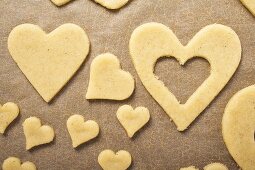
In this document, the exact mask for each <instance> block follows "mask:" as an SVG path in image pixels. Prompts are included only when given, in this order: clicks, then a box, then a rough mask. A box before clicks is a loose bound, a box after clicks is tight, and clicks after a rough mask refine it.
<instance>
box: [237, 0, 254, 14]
mask: <svg viewBox="0 0 255 170" xmlns="http://www.w3.org/2000/svg"><path fill="white" fill-rule="evenodd" d="M240 1H241V2H242V3H243V5H244V6H245V7H246V8H247V9H248V10H249V11H250V12H251V13H252V14H253V15H254V16H255V0H240Z"/></svg>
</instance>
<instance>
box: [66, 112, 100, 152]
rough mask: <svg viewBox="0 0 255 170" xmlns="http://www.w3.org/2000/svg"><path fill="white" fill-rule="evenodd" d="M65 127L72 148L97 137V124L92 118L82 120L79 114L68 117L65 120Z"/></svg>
mask: <svg viewBox="0 0 255 170" xmlns="http://www.w3.org/2000/svg"><path fill="white" fill-rule="evenodd" d="M67 129H68V132H69V134H70V136H71V139H72V144H73V147H74V148H75V147H77V146H79V145H80V144H82V143H84V142H87V141H89V140H91V139H93V138H95V137H97V135H98V133H99V126H98V124H97V123H96V122H95V121H93V120H87V121H86V122H84V118H83V116H81V115H73V116H71V117H69V118H68V120H67Z"/></svg>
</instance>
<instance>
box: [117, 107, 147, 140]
mask: <svg viewBox="0 0 255 170" xmlns="http://www.w3.org/2000/svg"><path fill="white" fill-rule="evenodd" d="M116 116H117V118H118V120H119V122H120V124H121V125H122V127H123V128H124V129H125V131H126V133H127V135H128V137H130V138H132V137H133V135H134V134H135V133H136V132H137V131H139V130H140V129H141V128H142V127H143V126H144V125H145V124H146V123H148V121H149V120H150V113H149V110H148V109H147V108H145V107H137V108H135V109H133V108H132V106H129V105H123V106H121V107H119V109H118V110H117V113H116Z"/></svg>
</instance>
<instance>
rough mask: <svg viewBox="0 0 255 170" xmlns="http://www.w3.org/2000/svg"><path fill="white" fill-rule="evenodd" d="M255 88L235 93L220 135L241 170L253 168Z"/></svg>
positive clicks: (254, 156) (254, 150) (224, 118)
mask: <svg viewBox="0 0 255 170" xmlns="http://www.w3.org/2000/svg"><path fill="white" fill-rule="evenodd" d="M254 96H255V86H254V85H253V86H250V87H247V88H244V89H243V90H241V91H239V92H237V93H236V94H235V95H234V96H233V97H232V98H231V99H230V101H229V102H228V104H227V106H226V109H225V112H224V115H223V119H222V134H223V139H224V141H225V144H226V146H227V148H228V151H229V152H230V154H231V155H232V157H233V158H234V160H235V161H236V162H237V164H238V165H239V166H240V167H241V168H242V169H243V170H254V168H255V141H254V132H255V97H254Z"/></svg>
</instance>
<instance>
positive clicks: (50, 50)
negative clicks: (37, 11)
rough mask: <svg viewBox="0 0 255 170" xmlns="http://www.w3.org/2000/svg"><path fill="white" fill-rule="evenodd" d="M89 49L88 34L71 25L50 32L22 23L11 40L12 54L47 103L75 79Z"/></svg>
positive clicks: (9, 39)
mask: <svg viewBox="0 0 255 170" xmlns="http://www.w3.org/2000/svg"><path fill="white" fill-rule="evenodd" d="M89 48H90V43H89V39H88V36H87V34H86V32H85V31H84V30H83V29H82V28H81V27H79V26H78V25H75V24H71V23H67V24H63V25H61V26H59V27H57V28H56V29H55V30H53V31H52V32H50V33H46V32H45V31H43V30H42V28H40V27H39V26H37V25H33V24H21V25H18V26H16V27H15V28H14V29H13V30H12V31H11V33H10V34H9V37H8V49H9V53H10V55H11V56H12V58H13V60H14V61H15V62H16V63H17V65H18V67H19V68H20V70H21V71H22V72H23V74H24V75H25V76H26V78H27V79H28V80H29V82H30V83H31V84H32V85H33V87H34V88H35V90H36V91H37V92H38V93H39V94H40V95H41V96H42V98H43V99H44V100H45V101H46V102H50V101H51V100H52V98H53V97H54V96H55V95H56V94H57V93H58V92H59V91H60V90H61V89H62V88H63V87H64V86H65V85H66V84H67V82H68V81H69V80H70V79H71V78H72V77H73V76H74V74H75V73H76V71H77V70H78V69H79V68H80V66H81V65H82V63H83V62H84V61H85V59H86V57H87V55H88V53H89Z"/></svg>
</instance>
